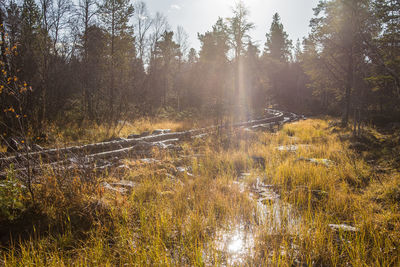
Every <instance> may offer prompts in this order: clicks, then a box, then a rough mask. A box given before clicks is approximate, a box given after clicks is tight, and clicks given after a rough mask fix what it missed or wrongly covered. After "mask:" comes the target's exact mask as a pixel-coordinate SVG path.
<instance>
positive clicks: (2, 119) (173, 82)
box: [0, 0, 400, 136]
mask: <svg viewBox="0 0 400 267" xmlns="http://www.w3.org/2000/svg"><path fill="white" fill-rule="evenodd" d="M314 11H315V16H314V18H313V19H312V20H311V23H310V27H311V33H310V35H309V36H308V37H307V38H305V39H304V40H303V41H302V42H300V41H299V40H298V41H297V42H296V43H295V44H293V42H292V41H291V40H289V38H288V35H287V34H286V32H285V30H284V26H283V25H282V23H281V22H280V17H279V15H278V14H275V15H274V17H273V22H272V24H271V25H270V27H269V28H268V29H266V39H265V45H263V46H259V45H255V44H254V42H252V40H251V38H250V36H249V33H250V31H251V29H252V28H253V27H254V25H253V24H252V23H251V22H250V21H249V14H248V10H247V9H246V8H245V6H244V5H243V3H242V2H239V3H238V4H236V5H235V7H234V8H233V10H232V16H231V17H229V18H220V19H218V21H217V22H216V23H215V25H214V26H213V27H212V29H210V30H209V31H207V32H205V33H199V34H198V38H199V40H200V42H201V48H200V50H199V51H196V50H195V49H193V48H191V49H189V47H188V42H187V39H188V35H187V33H186V32H185V31H184V30H183V28H182V27H178V28H177V29H176V30H173V29H171V28H170V26H169V25H168V21H167V19H166V17H165V16H164V15H162V14H161V13H157V14H156V15H155V16H153V17H152V16H150V14H149V12H148V11H147V8H146V5H145V3H144V2H135V3H133V4H132V3H130V2H129V0H79V2H73V1H71V0H37V1H35V0H17V1H14V0H6V1H1V6H0V25H1V29H0V31H1V33H0V38H1V40H0V41H1V42H0V50H1V58H0V61H1V69H2V70H1V71H2V74H0V77H1V81H0V83H1V86H0V99H1V103H0V108H1V110H0V111H1V112H0V124H1V125H0V130H1V132H2V133H3V135H4V136H6V135H10V134H11V135H12V134H13V131H15V130H16V129H18V130H21V129H23V130H27V128H29V129H31V130H33V132H34V133H35V134H41V132H42V131H43V130H44V129H45V127H46V125H47V124H48V123H49V122H54V121H57V122H69V121H75V122H77V123H82V122H85V121H92V122H96V123H104V122H107V123H110V124H113V123H116V122H118V121H119V120H123V119H127V118H129V119H133V118H135V117H138V116H144V115H156V114H158V113H159V112H161V111H165V110H174V111H175V112H183V111H190V112H192V113H195V114H198V115H203V116H213V117H216V118H222V117H223V116H224V115H227V114H231V115H233V116H234V117H235V118H243V117H249V116H250V115H252V114H254V112H258V111H260V110H262V109H263V108H264V107H266V106H269V105H278V106H279V107H280V108H283V109H287V110H290V111H296V112H302V113H306V114H332V115H341V116H342V118H343V119H342V121H343V124H348V123H349V121H350V120H352V121H353V122H354V123H355V124H354V125H355V126H358V125H360V124H361V123H362V122H365V121H371V120H372V121H375V122H376V121H380V122H382V121H393V120H398V119H400V106H399V104H400V101H399V98H400V87H399V86H400V64H399V63H400V50H399V49H400V48H399V47H400V35H399V28H400V13H399V12H400V3H399V1H396V0H330V1H321V2H320V4H319V5H318V6H317V7H316V8H315V10H314Z"/></svg>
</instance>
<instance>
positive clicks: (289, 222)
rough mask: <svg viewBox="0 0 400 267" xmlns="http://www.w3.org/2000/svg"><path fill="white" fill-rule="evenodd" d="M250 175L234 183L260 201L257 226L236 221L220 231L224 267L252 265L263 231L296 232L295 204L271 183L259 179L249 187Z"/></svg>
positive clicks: (218, 239) (219, 247)
mask: <svg viewBox="0 0 400 267" xmlns="http://www.w3.org/2000/svg"><path fill="white" fill-rule="evenodd" d="M249 176H250V174H247V173H243V174H241V176H240V177H239V179H238V181H235V182H234V184H235V185H236V186H238V187H239V190H240V192H242V193H245V192H246V191H247V192H248V196H249V197H250V198H251V199H252V200H253V201H255V202H256V207H257V208H256V214H255V218H256V222H257V225H244V224H235V225H233V226H231V227H229V228H228V229H224V230H220V231H218V232H217V234H216V237H215V241H214V244H215V245H214V248H215V250H216V251H217V252H219V253H221V254H222V255H223V256H224V257H223V258H224V262H223V263H222V266H242V265H246V263H247V264H249V262H248V260H249V259H251V258H254V257H253V256H254V253H255V246H256V240H257V236H258V234H257V233H258V232H260V230H263V231H264V233H265V231H266V232H267V233H268V234H275V233H278V232H281V231H285V232H288V231H289V232H293V233H294V232H296V231H297V229H298V223H299V219H298V218H297V217H296V216H295V214H294V211H293V209H292V207H291V205H289V204H287V203H285V202H283V201H282V200H281V199H280V195H279V194H278V192H277V190H275V189H274V187H273V186H271V185H265V184H264V183H263V182H262V181H261V179H260V178H257V181H256V183H255V184H254V185H253V186H248V185H247V184H246V183H245V181H244V179H246V178H247V177H249Z"/></svg>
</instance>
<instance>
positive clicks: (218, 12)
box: [144, 0, 319, 50]
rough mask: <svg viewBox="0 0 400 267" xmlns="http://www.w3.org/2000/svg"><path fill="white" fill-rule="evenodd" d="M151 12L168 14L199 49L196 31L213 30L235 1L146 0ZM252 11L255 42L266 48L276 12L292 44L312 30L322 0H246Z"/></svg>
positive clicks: (172, 26)
mask: <svg viewBox="0 0 400 267" xmlns="http://www.w3.org/2000/svg"><path fill="white" fill-rule="evenodd" d="M144 2H145V3H146V4H147V8H148V9H149V11H150V12H151V13H152V14H155V12H161V13H163V14H164V15H166V16H167V17H168V22H169V24H170V25H171V29H172V30H175V29H176V27H177V26H178V25H180V26H182V27H183V28H184V29H185V31H186V32H187V33H188V35H189V46H190V47H194V48H195V49H196V50H199V48H200V42H199V40H198V39H197V33H204V32H206V31H208V30H211V28H212V25H214V24H215V22H216V21H217V19H218V17H223V18H226V17H229V16H231V15H232V7H233V6H234V4H235V0H144ZM243 2H244V3H245V5H246V6H247V7H248V9H249V11H250V16H249V20H250V22H253V23H254V24H255V28H254V30H252V31H251V33H250V35H251V37H252V40H253V42H255V43H256V44H258V45H260V48H262V47H264V43H265V41H266V37H265V34H266V33H267V32H268V30H269V27H270V25H271V22H272V16H273V14H275V13H276V12H278V13H279V15H280V16H281V21H282V23H283V26H284V28H285V31H286V32H287V33H288V34H289V38H290V39H292V40H293V44H295V43H296V40H297V39H300V41H301V40H302V38H303V37H305V36H307V35H308V33H309V27H308V25H309V22H310V19H311V18H312V17H313V10H312V9H313V8H314V7H316V6H317V4H318V2H319V0H243Z"/></svg>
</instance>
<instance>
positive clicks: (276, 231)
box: [0, 119, 400, 266]
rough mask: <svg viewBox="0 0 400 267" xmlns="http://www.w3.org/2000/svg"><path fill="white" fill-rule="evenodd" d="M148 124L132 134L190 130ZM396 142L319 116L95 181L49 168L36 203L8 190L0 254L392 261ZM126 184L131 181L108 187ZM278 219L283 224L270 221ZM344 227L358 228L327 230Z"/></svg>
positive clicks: (399, 179) (399, 200) (177, 260)
mask: <svg viewBox="0 0 400 267" xmlns="http://www.w3.org/2000/svg"><path fill="white" fill-rule="evenodd" d="M144 125H146V123H143V126H137V127H138V130H137V131H138V132H140V131H143V130H147V128H151V127H154V128H172V129H174V130H176V129H179V128H182V127H184V126H182V125H175V124H173V125H168V127H165V126H166V125H165V124H162V125H157V127H155V126H154V125H153V124H151V123H149V126H144ZM175 126H176V127H175ZM141 127H142V128H141ZM129 131H130V133H131V131H132V129H129ZM122 135H123V134H122ZM392 138H393V136H392V135H390V136H388V135H382V134H378V133H377V132H376V131H374V130H372V129H367V130H366V133H365V135H364V136H363V138H361V139H357V140H354V139H352V138H351V132H350V131H349V130H346V129H341V128H338V127H335V126H334V124H333V123H331V122H329V121H328V120H318V119H312V120H307V121H301V122H297V123H292V124H288V125H285V126H284V127H283V128H282V129H280V130H279V131H278V132H277V133H249V132H247V131H238V132H236V133H234V134H233V135H231V136H230V137H229V138H228V137H215V136H210V137H209V138H208V139H207V140H195V141H193V142H191V143H185V144H184V145H183V152H182V153H181V155H178V154H175V153H165V152H161V151H155V152H154V154H155V157H154V158H155V159H157V161H155V162H148V161H147V162H143V161H140V160H127V161H126V163H125V167H124V168H120V169H117V170H113V171H111V172H109V173H103V174H93V175H92V176H90V177H92V178H91V179H88V177H87V176H77V175H76V176H74V175H71V176H70V177H56V176H54V175H52V173H51V172H48V173H47V174H46V175H44V177H42V179H43V181H45V182H44V183H43V184H42V185H40V186H37V187H36V188H35V190H36V202H35V203H31V202H30V201H29V199H27V198H26V197H25V194H24V190H23V189H20V190H16V191H15V194H14V195H13V196H12V198H14V199H15V201H14V202H13V203H20V205H19V206H16V207H17V208H14V213H13V216H10V217H9V219H8V220H7V221H6V220H3V221H2V222H1V223H2V224H3V225H4V226H6V227H8V228H9V229H11V238H8V237H7V238H3V240H2V245H3V248H2V250H1V259H0V260H1V261H3V262H2V263H3V264H4V265H6V266H29V265H38V266H45V265H46V266H63V265H65V266H67V265H68V266H69V265H74V266H87V265H89V266H98V265H100V266H115V265H117V266H120V265H164V266H169V265H180V266H181V265H195V266H203V265H226V264H227V265H230V264H232V265H235V264H236V265H249V266H253V265H262V266H267V265H271V264H274V265H281V266H293V265H294V266H297V265H298V266H302V265H308V266H312V265H314V266H344V265H346V266H348V265H351V266H363V265H368V266H371V265H374V266H390V265H392V266H396V265H398V264H399V263H400V250H399V249H400V247H399V245H400V244H399V243H400V241H399V240H400V234H399V233H400V176H399V174H398V173H397V171H396V161H395V160H393V157H391V155H392V153H395V151H393V150H392V149H391V148H387V147H386V146H387V145H388V144H390V142H389V141H388V140H392ZM371 140H374V143H373V144H372V145H371ZM182 155H184V156H183V157H182ZM389 159H392V160H389ZM179 167H185V168H179ZM242 173H247V174H246V175H245V176H243V175H241V174H242ZM240 176H243V178H240V179H239V178H238V177H240ZM93 177H96V179H93ZM9 179H10V180H12V174H10V178H9ZM121 180H122V181H124V183H125V184H126V183H127V182H128V181H129V182H130V183H129V186H124V187H122V186H120V187H118V186H114V187H112V189H110V188H109V187H107V186H105V185H106V184H105V183H107V184H108V185H117V184H118V183H120V182H121ZM260 183H263V184H265V185H271V186H270V187H268V188H272V190H273V192H275V193H276V194H278V195H279V203H280V204H279V205H276V203H277V201H278V200H273V199H270V198H266V200H263V201H264V202H263V203H264V206H265V207H264V211H266V212H265V213H262V212H260V208H259V207H258V203H260V202H259V201H257V199H260V197H259V196H257V194H258V193H257V192H256V191H255V189H254V188H256V187H257V185H258V184H260ZM121 188H124V189H125V191H122V190H120V189H121ZM117 190H119V191H117ZM268 192H270V191H268ZM271 192H272V191H271ZM3 194H4V192H3ZM278 214H279V220H278V221H279V223H277V222H276V220H274V219H272V217H274V216H275V217H276V216H278ZM343 224H345V225H347V226H348V227H353V228H351V229H352V231H349V230H348V229H349V228H340V227H338V228H335V227H334V226H332V225H343ZM239 228H240V229H241V231H243V232H246V233H248V234H249V235H250V236H251V240H250V243H251V244H250V247H249V248H248V251H247V253H244V254H238V253H237V252H236V251H233V252H232V251H230V250H229V247H230V244H229V242H231V241H230V238H225V237H226V236H229V235H230V234H231V236H233V237H234V236H235V231H236V230H237V229H239ZM335 229H336V230H335ZM221 233H223V234H221ZM8 236H10V235H8ZM221 236H223V237H222V238H221ZM231 239H232V238H231ZM233 239H235V238H233ZM234 241H235V242H236V243H238V244H239V245H240V244H241V243H240V242H238V240H234ZM239 241H240V240H239ZM221 243H228V244H222V245H221ZM242 243H243V242H242ZM224 245H228V246H227V247H228V250H226V249H223V246H224ZM0 263H1V262H0Z"/></svg>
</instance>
